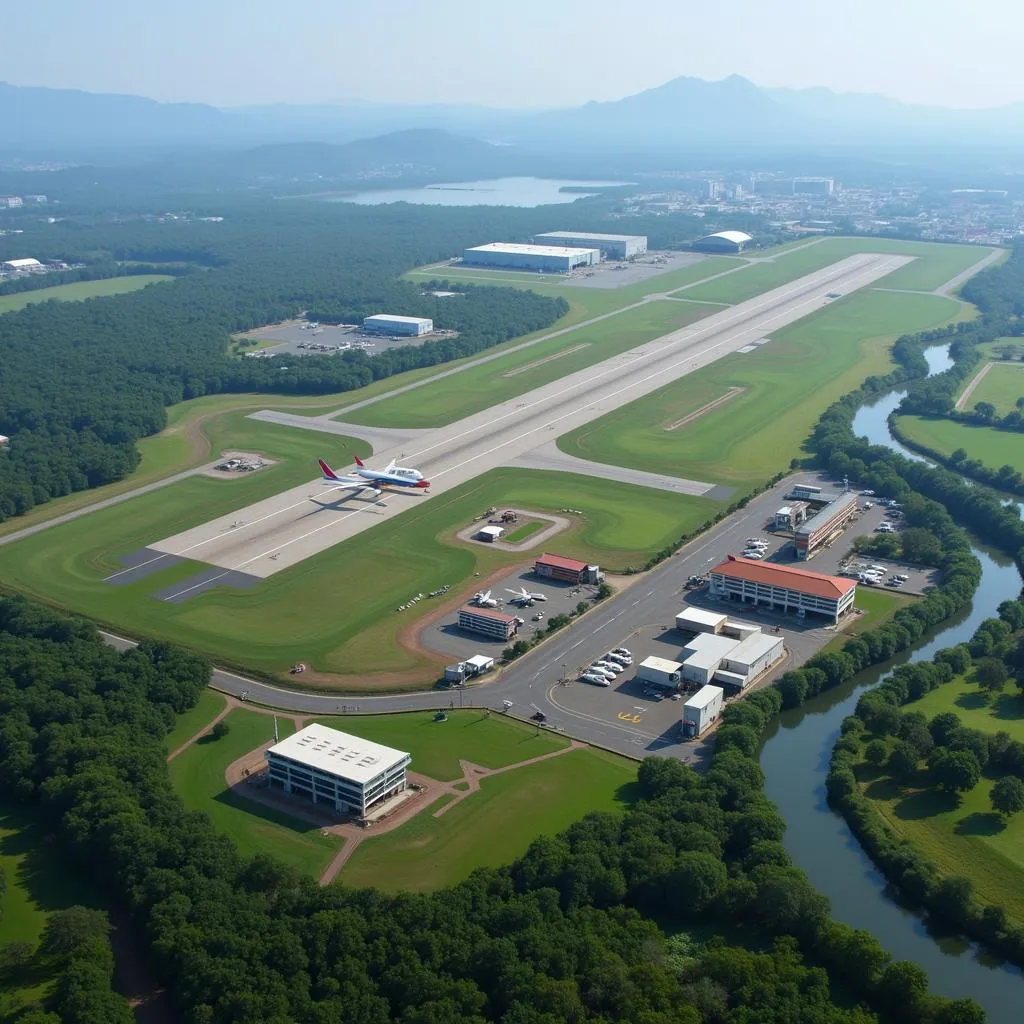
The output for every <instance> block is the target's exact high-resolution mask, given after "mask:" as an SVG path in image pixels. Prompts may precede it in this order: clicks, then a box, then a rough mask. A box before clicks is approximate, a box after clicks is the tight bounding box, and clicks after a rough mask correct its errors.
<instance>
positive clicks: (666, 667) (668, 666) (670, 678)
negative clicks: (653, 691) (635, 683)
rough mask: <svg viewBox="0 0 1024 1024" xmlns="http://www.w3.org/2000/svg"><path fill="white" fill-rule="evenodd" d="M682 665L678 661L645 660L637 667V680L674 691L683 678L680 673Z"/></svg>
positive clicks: (663, 659) (662, 659)
mask: <svg viewBox="0 0 1024 1024" xmlns="http://www.w3.org/2000/svg"><path fill="white" fill-rule="evenodd" d="M682 667H683V666H682V664H681V663H680V662H678V661H669V660H668V659H667V658H656V657H653V656H652V657H650V658H644V660H643V661H641V662H640V664H639V665H637V669H636V678H637V679H639V680H640V681H641V682H643V683H652V684H653V685H655V686H661V687H666V688H668V689H672V690H674V689H675V688H676V686H678V685H679V680H680V679H681V678H682V676H681V675H680V672H681V670H682Z"/></svg>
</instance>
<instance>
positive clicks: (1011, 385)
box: [967, 362, 1024, 416]
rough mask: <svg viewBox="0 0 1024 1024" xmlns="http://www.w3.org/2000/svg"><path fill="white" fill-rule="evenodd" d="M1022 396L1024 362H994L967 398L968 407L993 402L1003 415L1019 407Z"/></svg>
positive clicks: (1023, 396) (1023, 394)
mask: <svg viewBox="0 0 1024 1024" xmlns="http://www.w3.org/2000/svg"><path fill="white" fill-rule="evenodd" d="M972 380H973V378H972ZM967 383H968V384H970V381H968V382H967ZM1020 398H1024V363H1003V362H999V363H993V364H992V366H991V367H989V370H988V372H987V373H986V374H985V376H984V377H982V378H981V380H980V381H979V382H978V386H977V387H976V388H975V389H974V390H973V391H972V392H971V397H970V398H968V399H967V409H968V410H970V409H973V408H974V407H975V406H976V405H977V404H978V403H979V402H991V404H992V405H994V406H995V407H996V412H997V413H998V414H999V415H1000V416H1003V415H1004V414H1006V413H1008V412H1010V410H1012V409H1016V408H1017V400H1018V399H1020Z"/></svg>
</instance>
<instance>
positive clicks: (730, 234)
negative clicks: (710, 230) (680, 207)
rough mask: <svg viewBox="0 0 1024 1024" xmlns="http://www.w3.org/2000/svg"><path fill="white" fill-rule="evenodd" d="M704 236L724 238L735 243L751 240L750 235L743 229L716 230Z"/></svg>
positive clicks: (741, 243) (740, 243) (739, 243)
mask: <svg viewBox="0 0 1024 1024" xmlns="http://www.w3.org/2000/svg"><path fill="white" fill-rule="evenodd" d="M704 237H705V238H724V239H725V240H726V241H727V242H733V243H735V244H736V245H744V244H745V243H746V242H749V241H751V237H750V235H748V234H747V233H746V232H745V231H716V232H714V234H710V235H705V236H704Z"/></svg>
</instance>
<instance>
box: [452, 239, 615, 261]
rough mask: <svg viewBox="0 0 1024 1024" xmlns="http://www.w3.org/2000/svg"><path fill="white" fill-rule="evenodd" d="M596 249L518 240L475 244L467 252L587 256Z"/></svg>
mask: <svg viewBox="0 0 1024 1024" xmlns="http://www.w3.org/2000/svg"><path fill="white" fill-rule="evenodd" d="M595 251H596V250H594V249H567V248H566V247H565V246H564V245H521V244H519V243H518V242H488V243H487V244H486V245H474V246H473V247H472V248H471V249H467V250H466V252H503V253H509V254H518V255H522V256H558V257H560V258H565V257H567V256H585V255H586V254H587V253H590V252H595Z"/></svg>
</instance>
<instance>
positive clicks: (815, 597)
mask: <svg viewBox="0 0 1024 1024" xmlns="http://www.w3.org/2000/svg"><path fill="white" fill-rule="evenodd" d="M708 590H709V592H710V593H711V594H712V595H713V596H715V597H720V598H728V599H730V600H732V601H739V602H742V603H743V604H754V605H766V606H767V607H769V608H775V609H778V610H779V611H781V612H784V613H786V614H796V615H807V614H814V615H822V616H824V617H825V618H826V619H828V620H829V622H838V621H839V619H840V617H841V616H843V615H844V614H845V613H846V612H848V611H849V610H850V609H851V608H852V607H853V602H854V600H855V599H856V596H857V584H856V583H854V582H853V580H844V579H841V578H840V577H838V576H826V575H824V574H823V573H819V572H810V571H809V570H807V569H798V568H796V567H795V566H790V565H773V564H768V563H765V562H755V561H753V560H752V559H749V558H737V557H736V556H735V555H730V556H729V557H728V559H726V561H724V562H722V564H721V565H718V566H716V567H715V568H714V569H712V570H711V574H710V580H709V583H708Z"/></svg>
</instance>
